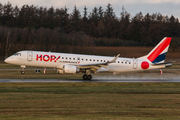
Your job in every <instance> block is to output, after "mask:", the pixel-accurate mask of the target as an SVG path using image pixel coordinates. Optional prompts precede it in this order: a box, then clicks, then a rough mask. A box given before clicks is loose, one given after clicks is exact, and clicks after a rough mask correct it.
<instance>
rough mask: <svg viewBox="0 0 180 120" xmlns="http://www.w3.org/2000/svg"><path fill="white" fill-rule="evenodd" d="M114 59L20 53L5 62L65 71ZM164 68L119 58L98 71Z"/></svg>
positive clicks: (78, 55) (77, 55)
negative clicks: (68, 68)
mask: <svg viewBox="0 0 180 120" xmlns="http://www.w3.org/2000/svg"><path fill="white" fill-rule="evenodd" d="M112 59H114V57H106V56H93V55H81V54H67V53H56V52H39V51H20V52H18V53H16V54H15V55H12V56H10V57H8V58H7V59H6V60H5V62H6V63H10V64H15V65H21V66H37V67H51V68H57V69H63V66H64V65H72V66H77V65H86V64H96V63H105V62H107V61H111V60H112ZM143 62H146V63H148V64H149V67H148V68H144V67H142V63H143ZM164 67H165V65H158V66H153V65H151V62H150V61H145V60H141V59H134V58H121V57H119V58H118V59H117V60H116V61H115V62H114V63H110V64H108V65H107V67H106V68H104V67H102V68H101V70H98V71H99V72H101V71H107V72H114V73H120V72H131V71H142V70H148V69H157V68H164Z"/></svg>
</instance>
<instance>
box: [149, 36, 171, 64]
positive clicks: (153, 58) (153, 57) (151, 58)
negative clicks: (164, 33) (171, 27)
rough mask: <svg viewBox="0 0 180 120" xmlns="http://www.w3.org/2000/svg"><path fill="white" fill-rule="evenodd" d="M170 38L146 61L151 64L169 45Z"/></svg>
mask: <svg viewBox="0 0 180 120" xmlns="http://www.w3.org/2000/svg"><path fill="white" fill-rule="evenodd" d="M170 42H171V38H170V37H167V38H166V39H165V40H164V41H163V42H162V43H161V44H160V45H159V46H158V47H157V48H156V49H155V50H154V51H153V52H152V53H151V54H150V55H149V56H148V59H149V60H150V61H151V62H152V61H154V60H155V59H156V58H157V57H158V56H159V54H160V53H161V52H162V51H163V50H164V49H165V48H166V47H167V46H168V45H169V44H170Z"/></svg>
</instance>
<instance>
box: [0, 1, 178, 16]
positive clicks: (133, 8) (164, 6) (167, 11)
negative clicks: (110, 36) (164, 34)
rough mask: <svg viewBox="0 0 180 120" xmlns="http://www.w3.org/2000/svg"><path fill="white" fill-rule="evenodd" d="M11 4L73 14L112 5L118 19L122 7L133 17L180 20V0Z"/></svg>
mask: <svg viewBox="0 0 180 120" xmlns="http://www.w3.org/2000/svg"><path fill="white" fill-rule="evenodd" d="M7 2H8V1H7V0H1V1H0V3H1V4H7ZM9 2H10V3H11V4H12V5H13V6H15V5H17V6H18V7H22V6H23V5H27V4H28V5H35V6H38V7H40V6H43V7H48V8H49V7H51V6H53V7H54V8H63V7H65V6H66V7H67V8H68V9H69V11H68V12H69V13H72V10H73V8H74V6H75V5H76V6H77V8H78V9H79V10H80V11H81V14H82V13H83V12H82V11H83V8H84V6H86V7H87V8H88V12H92V9H93V8H94V7H100V6H101V7H102V8H103V9H106V6H107V5H108V3H110V4H111V5H112V6H113V8H114V12H115V14H116V16H117V17H119V16H120V13H121V12H122V7H123V6H124V8H125V10H126V11H127V12H128V13H130V15H131V17H134V16H135V15H136V14H137V13H139V12H142V13H143V15H146V14H147V13H149V14H153V13H161V14H162V15H168V16H169V17H170V16H171V15H173V16H175V17H176V18H179V19H180V0H9Z"/></svg>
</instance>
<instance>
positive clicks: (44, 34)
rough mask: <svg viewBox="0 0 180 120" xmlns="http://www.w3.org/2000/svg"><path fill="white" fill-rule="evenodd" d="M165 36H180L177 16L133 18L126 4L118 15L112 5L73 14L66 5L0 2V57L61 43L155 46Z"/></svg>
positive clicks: (73, 44)
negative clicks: (53, 5) (20, 5)
mask: <svg viewBox="0 0 180 120" xmlns="http://www.w3.org/2000/svg"><path fill="white" fill-rule="evenodd" d="M165 36H169V37H175V38H176V39H177V40H176V41H178V40H179V38H180V23H179V20H178V18H175V17H174V16H173V15H172V16H170V17H169V16H163V15H162V14H161V13H154V14H151V15H150V14H149V13H147V14H146V15H143V14H142V12H139V13H137V14H136V15H135V16H133V17H132V16H131V15H130V13H128V12H127V11H126V10H125V9H124V7H122V10H121V12H120V14H119V17H117V16H116V14H115V12H114V9H113V6H112V5H111V4H108V5H107V6H106V8H105V9H103V8H102V7H101V6H100V7H94V8H93V9H92V11H91V12H88V8H87V7H86V6H85V7H84V10H83V11H82V12H80V11H79V10H78V8H77V7H76V6H74V9H73V11H72V13H69V11H68V8H66V7H64V8H54V7H50V8H47V7H42V6H41V7H38V6H34V5H23V6H22V7H21V8H19V7H18V6H15V7H13V6H12V4H11V3H10V2H8V3H7V4H4V5H3V4H1V3H0V43H1V44H0V50H1V52H0V56H3V55H6V54H7V55H8V54H11V53H13V52H14V51H18V50H21V49H26V48H29V49H34V50H45V51H48V50H54V51H61V50H60V49H59V46H61V45H64V46H66V45H70V46H154V45H156V44H157V43H158V42H159V41H160V40H161V39H162V38H163V37H165ZM178 43H179V42H178ZM175 45H177V44H175ZM16 46H21V47H16ZM27 46H28V47H27Z"/></svg>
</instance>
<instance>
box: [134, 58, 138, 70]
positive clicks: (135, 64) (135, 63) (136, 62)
mask: <svg viewBox="0 0 180 120" xmlns="http://www.w3.org/2000/svg"><path fill="white" fill-rule="evenodd" d="M137 66H138V60H137V59H133V68H134V69H137Z"/></svg>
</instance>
